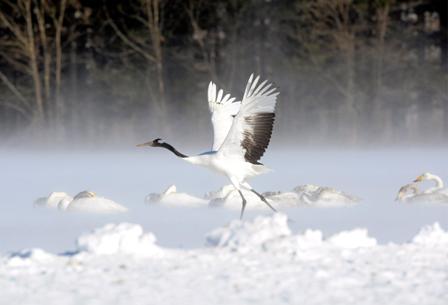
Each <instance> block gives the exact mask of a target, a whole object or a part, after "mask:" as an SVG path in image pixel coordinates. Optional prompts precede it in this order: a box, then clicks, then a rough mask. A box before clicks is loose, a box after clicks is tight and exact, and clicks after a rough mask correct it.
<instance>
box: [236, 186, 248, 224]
mask: <svg viewBox="0 0 448 305" xmlns="http://www.w3.org/2000/svg"><path fill="white" fill-rule="evenodd" d="M238 193H240V196H241V199H243V206H242V208H241V215H240V219H243V215H244V209H245V208H246V203H247V202H246V198H244V196H243V193H242V192H241V191H240V190H238Z"/></svg>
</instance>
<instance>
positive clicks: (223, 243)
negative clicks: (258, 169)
mask: <svg viewBox="0 0 448 305" xmlns="http://www.w3.org/2000/svg"><path fill="white" fill-rule="evenodd" d="M76 245H77V246H76V250H75V251H71V252H67V253H66V254H62V255H54V254H50V253H47V252H45V251H43V250H40V249H31V250H24V251H19V252H16V253H13V254H11V255H7V256H3V257H1V256H0V285H1V287H2V299H1V300H0V303H1V302H4V303H5V304H18V303H20V304H24V305H26V304H30V305H31V304H50V305H51V304H58V305H60V304H62V305H63V304H76V303H85V302H86V301H87V300H89V304H111V303H113V304H140V303H144V302H147V301H148V300H151V303H152V304H181V303H183V302H185V300H189V302H190V303H194V304H211V303H213V304H253V303H257V304H266V305H267V304H330V303H331V304H344V305H347V304H372V305H373V304H375V305H376V304H381V303H387V304H397V305H398V304H400V305H401V304H418V305H422V304H423V305H424V304H431V305H433V304H436V305H438V304H440V305H442V304H445V303H446V295H447V293H448V281H446V279H447V278H448V260H447V259H446V258H447V257H448V232H446V231H444V230H443V229H442V228H441V227H440V225H439V224H437V223H436V224H433V225H431V226H426V227H424V228H422V229H421V231H420V232H419V233H418V234H417V235H416V236H415V237H414V238H413V239H412V240H411V241H410V242H408V243H404V244H387V245H381V244H378V243H377V242H376V240H375V239H374V238H373V237H370V236H368V233H367V230H365V229H353V230H349V231H344V232H340V233H338V234H335V235H333V236H329V237H325V236H324V235H323V234H322V232H320V231H313V230H306V231H305V232H302V233H300V234H293V233H292V232H291V230H290V228H289V227H288V218H287V217H286V216H285V215H283V214H274V215H273V216H271V217H257V218H255V219H253V220H251V221H239V220H236V221H232V222H231V223H229V224H228V225H226V226H224V227H221V228H217V229H215V230H213V231H212V232H210V233H209V234H208V235H207V236H206V245H207V247H205V248H200V249H194V250H181V249H176V250H175V249H166V248H162V247H160V246H158V245H157V243H156V237H155V236H154V235H153V234H152V233H145V232H144V231H143V229H142V227H141V226H140V225H136V224H129V223H120V224H108V225H106V226H104V227H101V228H98V229H95V230H93V231H92V232H91V233H87V234H84V235H82V236H80V237H79V238H78V240H77V244H76ZM167 254H169V255H167ZM173 288H174V289H173Z"/></svg>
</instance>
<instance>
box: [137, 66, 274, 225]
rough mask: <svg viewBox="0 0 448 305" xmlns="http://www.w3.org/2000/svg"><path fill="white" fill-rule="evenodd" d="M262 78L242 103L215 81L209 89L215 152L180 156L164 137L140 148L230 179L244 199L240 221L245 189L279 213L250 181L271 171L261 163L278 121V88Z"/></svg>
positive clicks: (250, 86) (251, 84)
mask: <svg viewBox="0 0 448 305" xmlns="http://www.w3.org/2000/svg"><path fill="white" fill-rule="evenodd" d="M259 80H260V77H259V76H257V77H256V78H255V79H254V77H253V74H252V75H251V76H250V77H249V81H248V83H247V86H246V89H245V91H244V95H243V98H242V100H241V101H237V100H236V99H235V98H234V97H231V96H230V94H224V91H223V90H222V89H220V90H218V89H217V87H216V85H215V84H214V83H213V82H210V84H209V86H208V104H209V109H210V112H211V114H212V124H213V133H214V138H213V145H212V150H211V151H207V152H204V153H202V154H200V155H196V156H187V155H184V154H182V153H180V152H179V151H178V150H176V149H175V148H174V147H173V146H171V145H170V144H168V143H166V142H162V141H161V139H160V138H157V139H155V140H153V141H150V142H147V143H143V144H139V145H137V146H139V147H141V146H151V147H162V148H165V149H168V150H170V151H171V152H172V153H174V154H175V155H176V156H177V157H180V158H182V159H183V160H185V161H187V162H189V163H192V164H196V165H201V166H204V167H207V168H209V169H211V170H214V171H216V172H218V173H220V174H222V175H225V176H227V177H228V178H229V180H230V182H231V183H232V185H233V186H234V188H235V189H236V190H237V191H238V192H239V194H240V196H241V200H242V208H241V215H240V218H242V217H243V215H244V209H245V207H246V202H247V201H246V199H245V197H244V195H243V193H242V191H243V190H247V191H251V192H253V193H254V194H256V195H257V196H258V197H259V198H260V199H261V200H262V201H263V202H264V203H265V204H266V205H268V206H269V207H270V208H271V209H272V210H273V211H276V210H275V209H274V208H273V207H272V206H271V204H270V203H269V202H268V201H267V200H266V198H265V197H264V196H263V195H261V194H260V193H258V192H257V191H255V190H254V189H253V188H252V187H251V186H250V185H249V184H248V183H247V180H248V179H249V178H252V177H255V176H258V175H260V174H264V173H266V172H268V171H269V169H268V168H267V167H265V166H264V165H263V164H261V163H259V162H258V161H259V160H260V158H261V157H262V156H263V154H264V152H265V150H266V148H267V147H268V145H269V141H270V139H271V134H272V128H273V125H274V118H275V105H276V102H277V95H278V94H279V93H278V91H277V89H276V88H272V84H269V83H268V82H267V81H263V82H261V83H259V82H258V81H259Z"/></svg>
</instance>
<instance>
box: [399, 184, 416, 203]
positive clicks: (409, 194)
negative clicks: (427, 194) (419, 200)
mask: <svg viewBox="0 0 448 305" xmlns="http://www.w3.org/2000/svg"><path fill="white" fill-rule="evenodd" d="M419 193H420V192H419V190H418V186H417V184H416V183H409V184H406V185H403V186H402V187H401V188H400V190H399V191H398V194H397V197H396V198H395V201H401V202H410V201H413V200H414V199H415V198H416V196H417V195H418V194H419Z"/></svg>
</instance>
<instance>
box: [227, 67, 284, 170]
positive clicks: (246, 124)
mask: <svg viewBox="0 0 448 305" xmlns="http://www.w3.org/2000/svg"><path fill="white" fill-rule="evenodd" d="M259 79H260V77H259V76H258V77H256V78H255V79H254V77H253V74H252V75H251V76H250V78H249V81H248V82H247V86H246V90H245V91H244V97H243V100H242V101H241V108H240V111H239V112H238V114H237V116H236V117H235V118H234V120H233V124H232V127H231V128H230V131H229V133H228V135H227V137H226V139H225V140H224V142H223V144H222V146H221V148H220V149H219V151H220V152H221V153H223V154H225V155H228V156H230V155H234V156H238V155H239V156H241V157H244V159H245V160H246V161H247V162H250V163H253V164H260V163H259V162H258V160H260V158H261V157H262V156H263V154H264V152H265V150H266V148H267V147H268V145H269V141H270V139H271V134H272V128H273V126H274V118H275V105H276V103H277V95H278V91H276V90H277V89H276V88H271V86H272V85H271V84H269V83H267V81H263V82H262V83H258V81H259Z"/></svg>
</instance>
